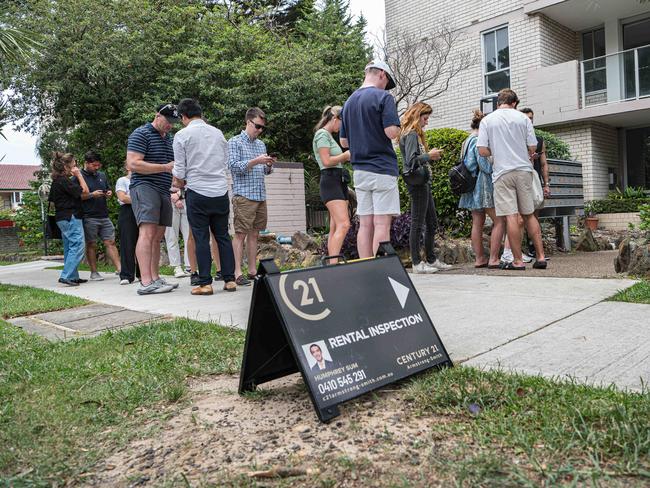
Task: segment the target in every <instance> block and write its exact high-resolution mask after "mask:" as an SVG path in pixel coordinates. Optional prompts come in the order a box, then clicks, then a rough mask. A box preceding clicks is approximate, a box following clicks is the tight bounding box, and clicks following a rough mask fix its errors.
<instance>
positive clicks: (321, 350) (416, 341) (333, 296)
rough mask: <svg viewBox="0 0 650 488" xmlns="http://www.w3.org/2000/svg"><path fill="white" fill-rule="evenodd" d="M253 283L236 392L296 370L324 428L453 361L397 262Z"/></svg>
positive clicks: (263, 274)
mask: <svg viewBox="0 0 650 488" xmlns="http://www.w3.org/2000/svg"><path fill="white" fill-rule="evenodd" d="M258 274H259V275H260V277H259V278H258V279H257V280H256V282H255V288H254V290H253V299H252V303H251V311H250V316H249V323H248V330H247V336H246V348H245V351H244V359H243V365H242V372H241V377H240V392H242V391H246V390H252V389H254V388H255V385H258V384H260V383H264V382H266V381H270V380H273V379H276V378H279V377H282V376H285V375H287V374H291V373H294V372H296V371H300V372H301V373H302V376H303V378H304V381H305V383H306V384H307V386H308V389H309V392H310V395H311V398H312V401H313V403H314V406H315V408H316V411H317V412H318V416H319V418H320V419H321V420H322V421H327V420H329V419H331V418H332V417H335V416H336V415H338V414H339V411H338V408H337V404H339V403H341V402H344V401H346V400H350V399H351V398H354V397H357V396H359V395H362V394H364V393H367V392H368V391H371V390H374V389H376V388H379V387H381V386H384V385H386V384H388V383H392V382H395V381H397V380H400V379H403V378H405V377H407V376H410V375H412V374H414V373H418V372H420V371H423V370H426V369H429V368H432V367H434V366H441V365H449V366H451V364H452V363H451V360H450V359H449V355H448V354H447V351H446V350H445V348H444V346H443V344H442V341H441V340H440V338H439V337H438V334H437V333H436V330H435V328H434V326H433V324H432V323H431V319H430V318H429V315H428V314H427V312H426V309H425V308H424V306H423V304H422V301H421V300H420V297H419V296H418V294H417V292H416V290H415V288H414V286H413V284H412V283H411V280H410V278H409V277H408V274H407V273H406V270H405V269H404V268H403V266H402V264H401V262H400V260H399V258H398V257H397V256H396V255H391V256H385V257H378V258H374V259H368V260H360V261H356V262H351V263H347V264H338V265H335V266H323V267H317V268H307V269H302V270H295V271H289V272H283V273H280V272H278V271H277V268H276V267H275V265H274V264H273V262H272V261H271V262H269V261H266V260H265V261H264V262H262V264H261V265H260V271H259V272H258Z"/></svg>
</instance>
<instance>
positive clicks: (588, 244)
mask: <svg viewBox="0 0 650 488" xmlns="http://www.w3.org/2000/svg"><path fill="white" fill-rule="evenodd" d="M576 250H578V251H584V252H595V251H598V243H597V242H596V240H595V239H594V235H593V234H592V233H591V230H589V229H587V228H585V230H584V231H582V234H580V237H578V242H576Z"/></svg>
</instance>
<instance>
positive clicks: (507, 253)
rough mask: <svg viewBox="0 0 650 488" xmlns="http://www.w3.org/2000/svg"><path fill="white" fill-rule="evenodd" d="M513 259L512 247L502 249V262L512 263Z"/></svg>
mask: <svg viewBox="0 0 650 488" xmlns="http://www.w3.org/2000/svg"><path fill="white" fill-rule="evenodd" d="M514 260H515V257H514V256H513V255H512V249H504V250H503V254H502V255H501V261H503V262H504V263H512V262H513V261H514Z"/></svg>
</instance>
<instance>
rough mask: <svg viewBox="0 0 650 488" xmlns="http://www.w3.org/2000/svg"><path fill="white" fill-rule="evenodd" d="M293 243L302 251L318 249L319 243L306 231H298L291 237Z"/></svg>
mask: <svg viewBox="0 0 650 488" xmlns="http://www.w3.org/2000/svg"><path fill="white" fill-rule="evenodd" d="M291 245H292V246H293V247H295V248H296V249H299V250H301V251H317V250H318V244H317V243H316V241H315V240H314V239H312V238H311V237H310V236H308V235H307V234H305V233H304V232H300V231H298V232H296V233H295V234H293V236H292V237H291Z"/></svg>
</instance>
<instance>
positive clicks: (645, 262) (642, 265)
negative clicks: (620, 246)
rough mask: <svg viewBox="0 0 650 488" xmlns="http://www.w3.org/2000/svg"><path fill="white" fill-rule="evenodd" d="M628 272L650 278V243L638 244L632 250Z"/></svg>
mask: <svg viewBox="0 0 650 488" xmlns="http://www.w3.org/2000/svg"><path fill="white" fill-rule="evenodd" d="M627 272H628V273H629V274H631V275H634V276H644V277H648V278H650V244H640V245H637V246H636V249H634V251H633V252H631V255H630V264H629V267H628V269H627Z"/></svg>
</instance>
